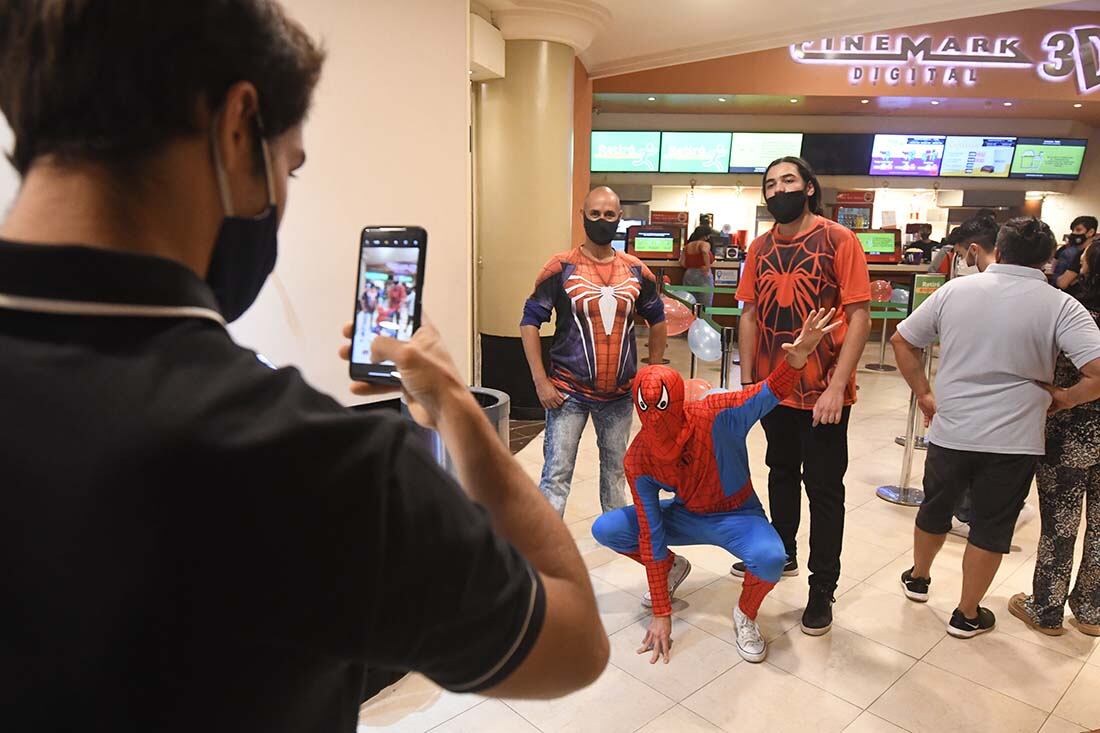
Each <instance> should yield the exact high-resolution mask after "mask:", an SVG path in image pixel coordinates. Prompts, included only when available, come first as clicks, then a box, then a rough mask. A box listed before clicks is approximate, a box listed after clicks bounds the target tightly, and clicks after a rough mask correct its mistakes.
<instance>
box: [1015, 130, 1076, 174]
mask: <svg viewBox="0 0 1100 733" xmlns="http://www.w3.org/2000/svg"><path fill="white" fill-rule="evenodd" d="M1085 142H1086V141H1085V140H1077V139H1067V138H1041V137H1021V138H1019V139H1018V140H1017V141H1016V157H1015V158H1013V160H1012V174H1011V175H1012V178H1047V179H1062V180H1069V181H1075V180H1077V178H1078V177H1079V176H1080V175H1081V163H1082V162H1083V161H1084V159H1085Z"/></svg>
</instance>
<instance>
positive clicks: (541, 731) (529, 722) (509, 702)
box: [497, 662, 611, 733]
mask: <svg viewBox="0 0 1100 733" xmlns="http://www.w3.org/2000/svg"><path fill="white" fill-rule="evenodd" d="M607 666H609V667H610V666H611V663H610V662H608V664H607ZM592 684H596V683H595V682H593V683H592ZM497 699H499V700H500V701H501V702H502V703H504V707H506V708H508V709H509V710H511V711H512V712H513V713H515V714H516V715H518V716H519V717H520V718H521V719H522V720H523V721H524V722H525V723H527V725H529V726H531V727H532V728H534V729H535V730H537V731H539V733H550V731H547V730H545V729H543V728H540V727H539V726H537V725H535V723H534V721H532V720H530V719H529V718H528V717H527V716H526V715H524V714H523V713H521V712H520V711H518V710H516V709H515V708H514V707H512V702H517V701H512V700H505V699H504V698H497Z"/></svg>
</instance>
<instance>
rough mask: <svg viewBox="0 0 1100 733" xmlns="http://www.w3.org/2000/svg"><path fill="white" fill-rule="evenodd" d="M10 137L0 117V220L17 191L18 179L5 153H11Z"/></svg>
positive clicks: (8, 130)
mask: <svg viewBox="0 0 1100 733" xmlns="http://www.w3.org/2000/svg"><path fill="white" fill-rule="evenodd" d="M11 145H12V135H11V128H10V127H8V121H7V120H5V119H4V115H0V153H2V155H0V219H2V218H3V217H4V215H5V214H6V213H7V211H8V208H9V207H10V206H11V205H12V202H13V201H15V194H16V193H17V192H18V191H19V177H18V176H17V175H15V169H14V168H12V167H11V164H10V163H8V160H7V158H6V157H3V156H5V155H7V153H10V152H11Z"/></svg>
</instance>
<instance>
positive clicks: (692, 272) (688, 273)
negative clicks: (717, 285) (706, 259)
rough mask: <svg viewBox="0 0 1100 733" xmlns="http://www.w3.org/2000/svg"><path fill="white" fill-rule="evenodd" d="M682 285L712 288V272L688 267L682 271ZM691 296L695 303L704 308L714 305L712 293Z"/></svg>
mask: <svg viewBox="0 0 1100 733" xmlns="http://www.w3.org/2000/svg"><path fill="white" fill-rule="evenodd" d="M684 285H705V286H706V287H708V288H713V287H714V271H713V270H704V269H702V268H694V267H689V268H687V269H686V270H684ZM670 287H675V286H674V285H673V286H670ZM692 295H694V296H695V300H696V302H698V303H701V304H702V306H703V307H704V308H710V307H711V306H712V305H714V293H692Z"/></svg>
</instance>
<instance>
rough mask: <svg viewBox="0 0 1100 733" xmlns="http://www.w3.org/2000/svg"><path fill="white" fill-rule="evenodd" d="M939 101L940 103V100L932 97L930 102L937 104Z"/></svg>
mask: <svg viewBox="0 0 1100 733" xmlns="http://www.w3.org/2000/svg"><path fill="white" fill-rule="evenodd" d="M939 103H940V100H938V99H933V100H932V104H939Z"/></svg>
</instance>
